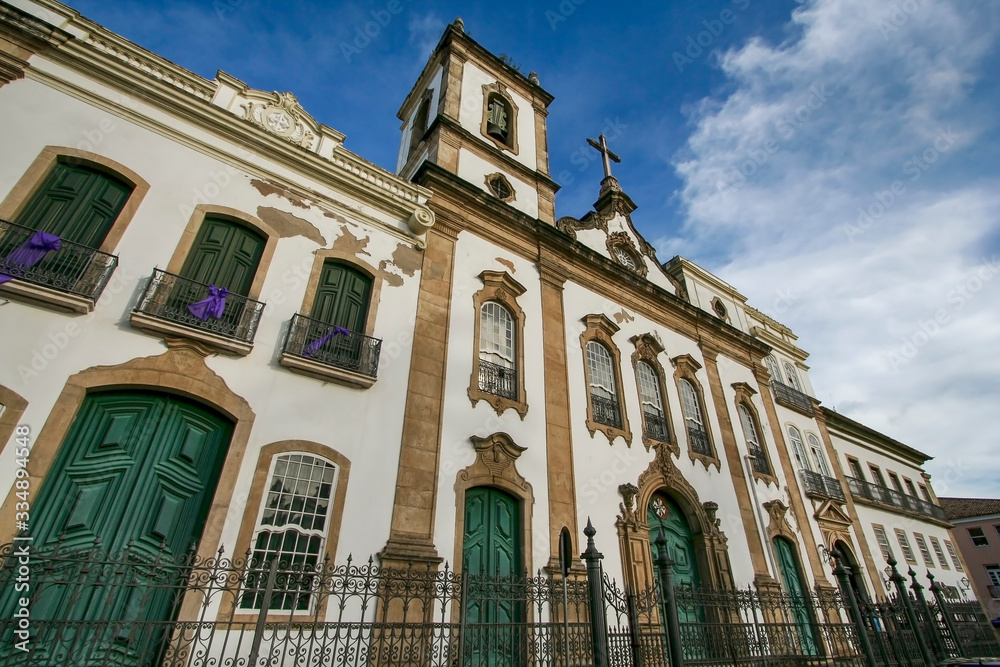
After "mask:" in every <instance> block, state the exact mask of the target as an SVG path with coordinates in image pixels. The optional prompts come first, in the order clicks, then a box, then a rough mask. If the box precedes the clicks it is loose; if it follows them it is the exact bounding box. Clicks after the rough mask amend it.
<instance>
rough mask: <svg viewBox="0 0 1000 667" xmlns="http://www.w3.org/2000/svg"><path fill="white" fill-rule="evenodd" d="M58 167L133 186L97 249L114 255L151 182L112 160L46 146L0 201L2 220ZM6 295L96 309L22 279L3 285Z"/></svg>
mask: <svg viewBox="0 0 1000 667" xmlns="http://www.w3.org/2000/svg"><path fill="white" fill-rule="evenodd" d="M58 164H69V165H73V166H84V167H89V168H91V169H94V170H96V171H100V172H103V173H105V174H108V175H109V176H113V177H114V178H117V179H119V180H121V181H124V182H125V183H128V184H129V185H131V186H132V193H131V194H130V195H129V197H128V200H126V202H125V205H124V206H122V209H121V211H119V212H118V216H117V217H116V218H115V221H114V223H113V224H112V225H111V229H109V230H108V233H107V235H106V236H105V237H104V240H103V241H102V242H101V245H100V246H99V247H98V248H96V250H99V251H100V252H106V253H108V254H112V255H113V254H114V253H115V250H116V249H117V248H118V244H119V242H120V241H121V239H122V236H124V234H125V231H126V230H127V229H128V227H129V225H130V224H131V223H132V219H133V218H134V217H135V213H136V211H137V210H138V209H139V205H140V204H142V201H143V199H144V198H145V197H146V194H147V193H148V192H149V183H148V182H147V181H146V179H144V178H142V177H141V176H139V175H138V174H137V173H135V172H134V171H132V170H131V169H129V168H128V167H126V166H125V165H123V164H121V163H120V162H116V161H115V160H112V159H110V158H107V157H105V156H103V155H99V154H97V153H91V152H89V151H84V150H80V149H78V148H70V147H68V146H54V145H53V146H46V147H45V148H43V149H42V150H41V152H40V153H39V154H38V156H37V157H36V158H35V159H34V161H32V163H31V165H29V166H28V169H27V170H26V171H25V172H24V174H22V175H21V178H20V179H19V180H18V181H17V183H16V184H15V185H14V187H13V188H12V189H11V190H10V192H8V193H7V195H6V196H5V197H4V199H3V201H2V202H0V219H4V220H10V221H11V222H13V220H14V218H16V217H17V215H18V214H19V213H21V212H22V211H23V210H24V208H25V207H26V206H27V205H28V202H30V201H31V198H32V197H33V196H34V195H35V193H36V192H38V189H39V188H40V187H41V186H42V184H43V183H45V180H46V179H47V178H48V177H49V174H51V173H52V171H53V170H54V169H55V168H56V165H58ZM0 289H2V291H3V293H4V295H5V296H7V295H9V296H13V297H15V298H21V299H24V300H26V301H29V302H32V303H36V304H40V305H42V306H45V307H47V308H54V309H56V310H62V311H69V312H74V313H80V314H86V313H89V312H91V311H92V310H93V309H94V306H95V304H93V303H91V301H90V299H88V298H86V297H82V296H77V295H67V294H65V293H63V292H59V291H57V290H54V289H51V288H48V287H43V286H40V285H28V284H26V283H24V282H23V281H20V280H15V281H12V282H9V283H6V284H4V285H3V287H2V288H0Z"/></svg>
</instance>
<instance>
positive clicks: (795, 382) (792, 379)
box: [785, 361, 802, 391]
mask: <svg viewBox="0 0 1000 667" xmlns="http://www.w3.org/2000/svg"><path fill="white" fill-rule="evenodd" d="M785 380H786V384H787V385H788V386H789V387H791V388H792V389H794V390H795V391H802V384H801V383H800V382H799V374H798V373H797V372H796V371H795V366H792V364H790V363H789V362H787V361H786V362H785Z"/></svg>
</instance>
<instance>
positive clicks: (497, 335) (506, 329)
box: [479, 301, 518, 400]
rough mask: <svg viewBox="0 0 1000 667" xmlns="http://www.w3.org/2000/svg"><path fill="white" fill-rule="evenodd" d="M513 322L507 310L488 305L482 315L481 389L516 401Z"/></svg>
mask: <svg viewBox="0 0 1000 667" xmlns="http://www.w3.org/2000/svg"><path fill="white" fill-rule="evenodd" d="M515 341H516V337H515V334H514V318H513V316H511V314H510V311H509V310H507V308H506V307H504V306H503V305H501V304H499V303H497V302H496V301H487V302H486V303H484V304H483V307H482V309H481V310H480V313H479V389H480V390H481V391H484V392H486V393H488V394H493V395H495V396H504V397H506V398H510V399H513V400H517V388H518V384H517V377H516V373H517V356H516V354H515V352H516V350H515V345H516V342H515Z"/></svg>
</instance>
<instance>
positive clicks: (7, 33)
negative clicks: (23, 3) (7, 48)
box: [0, 1, 73, 52]
mask: <svg viewBox="0 0 1000 667" xmlns="http://www.w3.org/2000/svg"><path fill="white" fill-rule="evenodd" d="M0 35H2V36H3V37H4V39H7V40H9V41H11V42H12V43H14V44H17V45H18V46H21V47H24V48H26V49H28V50H30V51H32V52H37V51H39V50H42V49H44V48H46V47H55V48H58V47H60V46H62V45H63V44H64V43H66V42H67V41H69V40H71V39H72V38H73V36H72V35H71V34H70V33H68V32H66V31H65V30H62V29H60V28H57V27H56V26H54V25H52V24H50V23H47V22H46V21H43V20H41V19H39V18H38V17H36V16H32V15H31V14H28V13H27V12H24V11H22V10H20V9H18V8H17V7H14V6H12V5H8V4H7V3H5V2H2V1H0Z"/></svg>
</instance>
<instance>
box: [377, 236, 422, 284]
mask: <svg viewBox="0 0 1000 667" xmlns="http://www.w3.org/2000/svg"><path fill="white" fill-rule="evenodd" d="M423 258H424V255H423V253H422V252H420V251H419V250H417V249H416V248H414V247H412V246H410V245H407V244H406V243H397V244H396V249H395V250H394V251H393V253H392V261H391V262H390V261H389V260H387V259H383V260H382V261H381V262H379V263H378V270H379V271H380V272H381V273H382V277H383V278H384V279H385V282H386V283H387V284H388V285H389V286H390V287H400V286H401V285H402V284H403V276H407V277H411V278H412V277H413V276H414V275H415V274H416V272H417V269H419V268H420V265H421V263H422V262H423ZM390 266H395V267H396V268H397V269H399V270H400V271H401V272H402V273H403V275H402V276H401V275H399V274H398V273H390V272H389V271H386V269H387V268H389V267H390Z"/></svg>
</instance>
